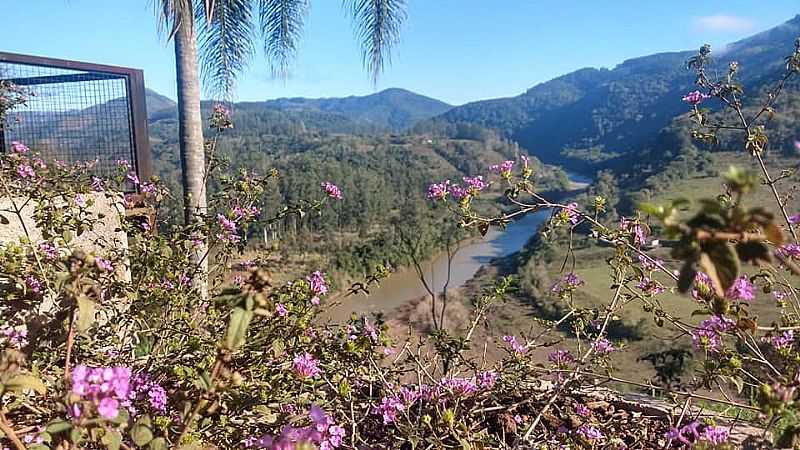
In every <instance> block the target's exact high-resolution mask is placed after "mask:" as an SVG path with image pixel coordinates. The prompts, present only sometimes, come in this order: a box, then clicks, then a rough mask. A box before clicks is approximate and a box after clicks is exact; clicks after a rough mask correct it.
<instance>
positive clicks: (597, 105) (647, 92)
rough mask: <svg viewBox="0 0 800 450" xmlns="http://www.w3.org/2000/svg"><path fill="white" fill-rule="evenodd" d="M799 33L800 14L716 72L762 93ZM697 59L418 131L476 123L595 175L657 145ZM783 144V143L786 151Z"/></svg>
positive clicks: (455, 115) (592, 81)
mask: <svg viewBox="0 0 800 450" xmlns="http://www.w3.org/2000/svg"><path fill="white" fill-rule="evenodd" d="M799 32H800V16H797V17H795V18H794V19H792V20H790V21H788V22H786V23H785V24H783V25H781V26H778V27H776V28H773V29H771V30H768V31H765V32H763V33H759V34H757V35H755V36H752V37H750V38H747V39H743V40H741V41H738V42H735V43H733V44H730V45H729V46H727V48H725V49H721V51H718V52H716V55H717V56H716V57H717V61H716V63H715V70H723V71H724V70H726V68H727V65H728V63H729V62H730V61H737V62H738V63H739V64H740V65H741V66H742V67H744V68H745V69H744V70H743V71H742V72H741V73H740V77H741V82H742V83H743V85H744V87H745V89H746V90H750V91H758V90H760V88H761V87H763V86H764V85H765V84H766V83H769V82H774V81H776V80H777V78H778V77H779V76H780V67H781V65H782V64H783V58H784V56H785V55H787V54H790V53H791V51H792V45H793V42H794V39H795V37H796V36H797V34H798V33H799ZM700 44H702V42H698V47H699V46H700ZM692 54H693V52H692V51H681V52H673V53H660V54H655V55H650V56H644V57H640V58H634V59H630V60H627V61H625V62H623V63H622V64H619V65H618V66H616V67H615V68H613V69H610V70H608V69H592V68H586V69H581V70H578V71H575V72H573V73H570V74H568V75H564V76H562V77H559V78H556V79H554V80H551V81H548V82H545V83H542V84H539V85H537V86H534V87H533V88H531V89H529V90H528V91H527V92H525V93H523V94H521V95H519V96H517V97H511V98H505V99H496V100H487V101H480V102H474V103H469V104H466V105H463V106H459V107H456V108H453V109H452V110H450V111H448V112H446V113H445V114H443V115H441V116H439V117H437V118H435V119H433V120H431V121H429V122H427V123H424V124H420V125H419V129H426V130H428V131H435V130H436V129H438V128H440V127H442V126H443V125H442V122H444V123H447V124H453V123H460V122H467V123H477V124H480V125H483V126H486V127H490V128H493V129H495V130H497V131H499V132H500V133H502V135H504V136H507V137H509V138H512V139H514V140H515V141H517V142H519V143H520V145H521V146H522V147H523V148H525V149H527V150H528V151H529V152H531V153H532V154H534V155H536V156H538V157H540V158H541V159H542V160H544V161H546V162H551V163H565V164H567V165H570V164H572V165H574V166H575V167H577V168H583V169H585V170H590V171H591V167H597V166H602V164H599V163H603V162H606V161H609V160H612V159H615V158H617V157H619V156H620V155H624V154H627V153H636V152H638V151H640V150H641V148H642V147H643V146H647V145H656V146H658V145H657V144H653V139H654V138H655V137H657V136H658V134H659V132H660V131H662V130H663V129H664V128H665V127H668V126H670V124H671V122H672V120H673V119H674V118H675V117H676V116H678V115H680V114H682V113H684V112H685V105H684V104H683V103H682V102H681V97H682V96H683V95H684V94H685V93H686V92H688V90H689V89H690V88H691V87H692V85H693V82H694V76H693V75H692V74H691V73H690V72H689V71H688V70H686V67H685V63H686V60H687V59H688V58H689V57H690V56H691V55H692ZM746 101H747V100H746ZM785 145H786V142H780V146H782V148H783V147H785ZM776 146H777V145H776ZM587 161H588V163H589V164H588V165H587ZM626 168H629V167H626Z"/></svg>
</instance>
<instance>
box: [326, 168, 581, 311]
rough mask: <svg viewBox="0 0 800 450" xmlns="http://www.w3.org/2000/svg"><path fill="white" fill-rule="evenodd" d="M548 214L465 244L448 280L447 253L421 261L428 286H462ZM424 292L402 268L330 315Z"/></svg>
mask: <svg viewBox="0 0 800 450" xmlns="http://www.w3.org/2000/svg"><path fill="white" fill-rule="evenodd" d="M570 180H572V181H573V183H575V184H576V185H581V186H584V185H585V184H586V183H588V182H589V181H590V180H589V179H588V178H586V177H582V176H579V175H572V174H570ZM576 187H577V186H576ZM548 214H549V212H548V211H541V212H538V213H536V214H529V215H527V216H525V217H523V218H522V219H520V220H518V221H516V222H513V223H511V224H510V225H509V226H508V227H507V228H506V230H504V231H503V230H499V229H495V228H493V229H491V230H489V232H488V233H486V236H484V237H483V239H480V240H477V241H473V242H469V243H465V244H463V247H461V248H460V249H459V250H458V252H457V253H456V255H455V257H454V258H453V261H452V267H451V270H450V279H449V280H448V278H447V274H448V267H447V266H448V264H447V255H446V254H445V253H442V254H440V255H439V256H438V257H436V258H434V259H433V260H431V261H428V262H426V263H424V264H423V265H422V269H423V271H424V274H425V279H426V281H427V282H428V284H429V286H431V287H435V289H436V292H437V293H438V292H442V290H443V289H444V286H445V284H447V285H448V287H449V288H451V289H453V288H458V287H460V286H462V285H463V284H464V283H466V282H467V281H469V280H470V279H471V278H472V277H473V276H474V275H475V273H476V272H478V270H479V269H480V268H481V266H483V265H485V264H488V263H489V262H491V261H492V259H494V258H497V257H501V256H507V255H510V254H512V253H514V252H516V251H518V250H520V249H521V248H522V247H523V246H524V245H525V243H527V242H528V239H530V237H531V236H532V235H533V234H534V233H535V232H536V230H537V229H538V227H539V225H540V224H541V223H542V222H543V221H544V220H545V219H546V218H547V217H548ZM424 295H428V291H427V290H425V287H424V286H423V284H422V282H421V281H420V280H419V277H418V276H417V273H416V271H415V270H413V269H408V270H402V271H398V272H395V273H393V274H392V275H391V276H390V277H389V278H387V279H385V280H383V281H382V282H381V285H380V286H379V287H376V288H373V289H372V290H371V291H370V295H369V296H368V297H364V296H352V297H347V298H345V299H343V303H342V304H341V305H339V306H337V307H336V308H334V309H333V310H332V311H331V318H333V319H334V320H344V319H346V318H347V317H349V316H350V314H351V313H352V312H355V313H357V314H367V313H373V312H378V311H384V312H388V311H391V310H393V309H395V308H397V307H399V306H401V305H403V304H405V303H407V302H409V301H411V300H414V299H416V298H419V297H421V296H424Z"/></svg>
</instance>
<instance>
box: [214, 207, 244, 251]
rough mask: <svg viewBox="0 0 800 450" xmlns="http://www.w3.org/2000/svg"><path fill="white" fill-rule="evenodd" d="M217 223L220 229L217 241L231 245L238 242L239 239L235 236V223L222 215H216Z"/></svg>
mask: <svg viewBox="0 0 800 450" xmlns="http://www.w3.org/2000/svg"><path fill="white" fill-rule="evenodd" d="M217 223H218V224H219V227H220V229H221V232H220V233H219V234H217V239H219V240H220V241H222V242H227V243H231V244H235V243H237V242H239V240H240V239H241V238H240V237H239V235H238V234H236V222H235V221H233V220H231V219H229V218H227V217H225V216H223V215H222V214H217Z"/></svg>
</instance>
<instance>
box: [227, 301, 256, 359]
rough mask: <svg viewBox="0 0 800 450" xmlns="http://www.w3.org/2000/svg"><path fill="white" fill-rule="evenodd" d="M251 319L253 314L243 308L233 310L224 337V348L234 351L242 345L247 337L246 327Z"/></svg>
mask: <svg viewBox="0 0 800 450" xmlns="http://www.w3.org/2000/svg"><path fill="white" fill-rule="evenodd" d="M252 318H253V312H252V311H248V310H246V309H244V308H240V307H237V308H234V309H233V312H231V317H230V322H229V323H228V333H227V335H226V337H225V346H226V347H227V348H228V349H230V350H236V349H237V348H239V347H241V346H242V345H243V344H244V341H245V337H247V327H248V326H249V325H250V320H251V319H252Z"/></svg>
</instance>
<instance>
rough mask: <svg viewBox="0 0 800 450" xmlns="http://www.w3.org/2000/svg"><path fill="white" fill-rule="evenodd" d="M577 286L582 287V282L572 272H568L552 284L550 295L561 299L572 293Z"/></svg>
mask: <svg viewBox="0 0 800 450" xmlns="http://www.w3.org/2000/svg"><path fill="white" fill-rule="evenodd" d="M579 286H583V280H581V279H580V278H579V277H578V276H577V275H575V273H574V272H570V273H568V274H566V275H564V276H563V277H562V278H561V279H560V280H558V281H557V282H556V283H555V284H553V286H552V287H551V288H550V293H551V294H554V295H558V296H559V297H561V296H564V295H565V294H567V293H569V292H572V291H574V290H575V289H576V288H577V287H579Z"/></svg>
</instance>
